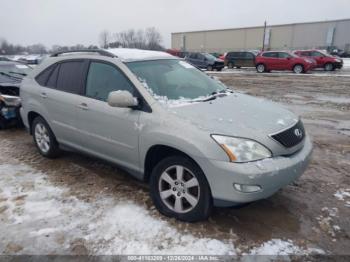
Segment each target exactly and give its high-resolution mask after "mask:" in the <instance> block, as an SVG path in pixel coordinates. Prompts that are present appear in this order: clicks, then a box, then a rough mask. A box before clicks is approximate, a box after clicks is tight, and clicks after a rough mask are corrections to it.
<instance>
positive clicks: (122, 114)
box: [77, 60, 141, 169]
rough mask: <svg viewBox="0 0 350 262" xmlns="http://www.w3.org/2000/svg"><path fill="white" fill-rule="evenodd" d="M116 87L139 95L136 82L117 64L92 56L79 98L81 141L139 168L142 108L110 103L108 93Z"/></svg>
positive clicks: (98, 152) (86, 147) (93, 150)
mask: <svg viewBox="0 0 350 262" xmlns="http://www.w3.org/2000/svg"><path fill="white" fill-rule="evenodd" d="M117 90H127V91H129V92H130V93H132V94H133V95H134V96H138V95H137V91H136V89H135V87H134V86H133V84H132V83H131V82H130V80H129V79H128V78H127V77H126V76H125V75H124V73H123V72H122V71H121V70H120V69H119V68H118V67H117V66H116V65H114V64H111V63H108V62H104V61H97V60H92V61H91V62H90V65H89V69H88V73H87V77H86V85H85V90H84V96H80V97H79V98H78V101H77V104H78V107H79V108H78V112H77V118H78V123H79V139H80V144H81V145H82V146H83V148H82V149H83V150H85V151H88V152H90V153H92V154H94V155H98V156H100V157H103V158H105V159H108V160H110V161H112V162H115V163H118V164H121V165H125V166H127V167H129V168H131V169H138V164H139V156H138V141H139V132H140V128H139V127H138V123H139V117H140V112H141V111H139V110H133V109H130V108H117V107H111V106H109V105H108V103H107V98H108V95H109V93H110V92H112V91H117Z"/></svg>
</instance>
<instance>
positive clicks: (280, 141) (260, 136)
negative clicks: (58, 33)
mask: <svg viewBox="0 0 350 262" xmlns="http://www.w3.org/2000/svg"><path fill="white" fill-rule="evenodd" d="M21 99H22V104H23V107H22V108H21V116H22V119H23V122H24V124H25V126H26V127H27V129H28V130H29V132H30V133H31V134H32V135H33V138H34V143H35V144H36V146H37V148H38V150H39V152H40V153H41V154H42V155H43V156H45V157H49V158H53V157H57V156H58V155H59V152H60V148H62V147H63V148H70V149H74V150H77V151H80V152H83V153H86V154H89V155H93V156H96V157H98V158H102V159H104V160H107V161H109V162H111V163H114V164H116V165H118V166H121V167H123V168H124V169H126V170H127V171H128V172H129V173H130V174H131V175H133V176H135V177H136V178H138V179H142V180H145V181H147V182H149V184H150V192H151V197H152V199H153V201H154V204H155V206H156V207H157V208H158V210H159V211H160V212H161V213H162V214H164V215H166V216H169V217H175V218H177V219H180V220H184V221H198V220H203V219H206V218H207V217H208V216H209V214H210V212H211V210H212V206H213V205H214V206H233V205H237V204H242V203H247V202H252V201H255V200H258V199H263V198H267V197H269V196H271V195H272V194H274V193H275V192H276V191H278V190H279V189H280V188H281V187H283V186H285V185H287V184H289V183H290V182H292V181H294V180H295V179H297V178H298V177H299V176H300V175H301V174H302V173H303V171H304V170H305V168H306V166H307V164H308V162H309V158H310V155H311V151H312V145H311V142H310V139H309V137H308V136H307V135H306V133H305V130H304V127H303V124H302V122H301V120H300V119H299V118H298V117H297V116H296V115H294V114H293V113H291V112H289V111H287V110H285V109H283V108H281V107H280V106H277V105H275V104H273V103H271V102H268V101H265V100H263V99H258V98H254V97H251V96H248V95H245V94H240V93H237V92H234V91H232V90H231V89H228V88H227V87H225V86H224V85H223V84H222V83H221V82H219V81H218V80H216V79H214V78H211V77H209V76H208V75H206V74H205V73H203V72H202V71H200V70H198V69H197V68H195V67H193V66H192V65H190V64H188V63H187V62H185V61H184V60H182V59H178V58H176V57H173V56H171V55H168V54H166V53H163V52H152V51H144V50H137V49H110V50H90V51H89V52H88V51H80V52H76V53H56V54H54V55H52V56H51V57H49V58H47V59H46V60H45V61H44V62H43V63H42V64H41V65H39V66H38V67H36V68H35V69H34V71H33V72H32V73H31V74H30V75H29V76H28V77H26V78H25V79H24V81H23V82H22V85H21Z"/></svg>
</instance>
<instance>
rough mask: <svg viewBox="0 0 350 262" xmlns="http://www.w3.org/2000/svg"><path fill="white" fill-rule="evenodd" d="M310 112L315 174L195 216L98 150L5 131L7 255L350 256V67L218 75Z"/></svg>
mask: <svg viewBox="0 0 350 262" xmlns="http://www.w3.org/2000/svg"><path fill="white" fill-rule="evenodd" d="M214 75H216V76H217V77H219V78H220V79H221V80H222V81H223V82H225V83H226V84H227V85H228V86H232V87H233V88H234V90H236V91H238V92H244V93H247V94H250V95H254V96H259V97H265V98H267V99H270V100H273V101H276V102H279V103H282V104H283V105H284V106H286V107H287V108H289V109H291V110H292V111H294V112H296V113H298V114H300V115H301V116H302V119H303V121H304V123H305V126H306V129H307V131H308V133H309V134H310V135H311V136H312V138H313V141H314V154H313V160H312V162H311V165H310V166H309V168H308V169H307V171H306V173H305V174H304V175H303V176H302V177H301V178H300V179H299V180H298V181H296V182H295V183H294V184H292V185H290V186H287V187H286V188H284V189H283V190H281V191H280V192H278V193H277V194H276V195H274V196H273V197H271V198H269V199H266V200H262V201H259V202H255V203H252V204H250V205H248V206H245V207H242V208H239V209H238V208H236V209H234V208H228V209H221V208H220V209H216V210H215V211H214V214H213V216H212V217H211V218H210V219H209V221H206V222H201V223H196V224H187V223H180V222H177V221H175V220H172V219H167V218H164V217H162V216H161V215H159V214H158V212H157V211H156V210H155V208H154V206H153V205H152V203H151V199H150V197H149V195H148V189H147V185H145V184H143V183H141V182H138V181H136V180H134V179H133V178H131V177H130V176H128V175H127V174H126V173H125V172H124V171H122V170H120V169H118V168H116V167H113V166H111V165H109V164H107V163H104V162H102V161H98V160H95V159H91V158H89V157H86V156H83V155H79V154H75V153H65V154H64V155H62V157H60V158H58V159H56V160H47V159H44V158H43V157H41V156H40V155H39V154H38V153H37V151H36V149H35V147H34V145H33V142H32V139H31V137H30V136H29V135H28V134H27V133H26V132H25V131H24V130H21V129H11V130H6V131H0V149H1V150H0V253H3V254H136V253H138V254H151V253H152V254H155V253H157V254H164V253H165V254H203V253H205V254H238V255H241V254H245V253H250V254H310V253H327V254H350V223H349V217H350V172H349V171H350V77H349V75H350V72H349V71H346V70H343V71H342V72H336V73H332V74H324V73H323V72H319V73H317V74H315V75H291V74H284V73H274V74H260V75H259V74H256V73H254V72H252V70H239V71H238V72H234V71H224V72H220V73H214Z"/></svg>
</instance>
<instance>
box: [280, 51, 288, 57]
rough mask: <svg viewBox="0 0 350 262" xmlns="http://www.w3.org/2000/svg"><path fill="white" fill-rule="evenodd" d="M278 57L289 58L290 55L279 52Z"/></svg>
mask: <svg viewBox="0 0 350 262" xmlns="http://www.w3.org/2000/svg"><path fill="white" fill-rule="evenodd" d="M278 57H279V58H288V57H290V55H289V54H288V53H284V52H280V53H278Z"/></svg>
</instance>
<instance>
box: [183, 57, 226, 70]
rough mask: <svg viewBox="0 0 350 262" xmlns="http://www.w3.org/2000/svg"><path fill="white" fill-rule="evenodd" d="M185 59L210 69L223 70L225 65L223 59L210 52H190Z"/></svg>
mask: <svg viewBox="0 0 350 262" xmlns="http://www.w3.org/2000/svg"><path fill="white" fill-rule="evenodd" d="M185 59H186V61H188V62H189V63H191V64H192V65H194V66H196V67H198V68H201V69H207V70H208V71H213V70H218V71H221V70H222V69H223V68H224V66H225V65H224V61H223V60H221V59H218V58H216V57H215V56H213V55H211V54H208V53H189V54H188V56H186V58H185Z"/></svg>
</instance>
